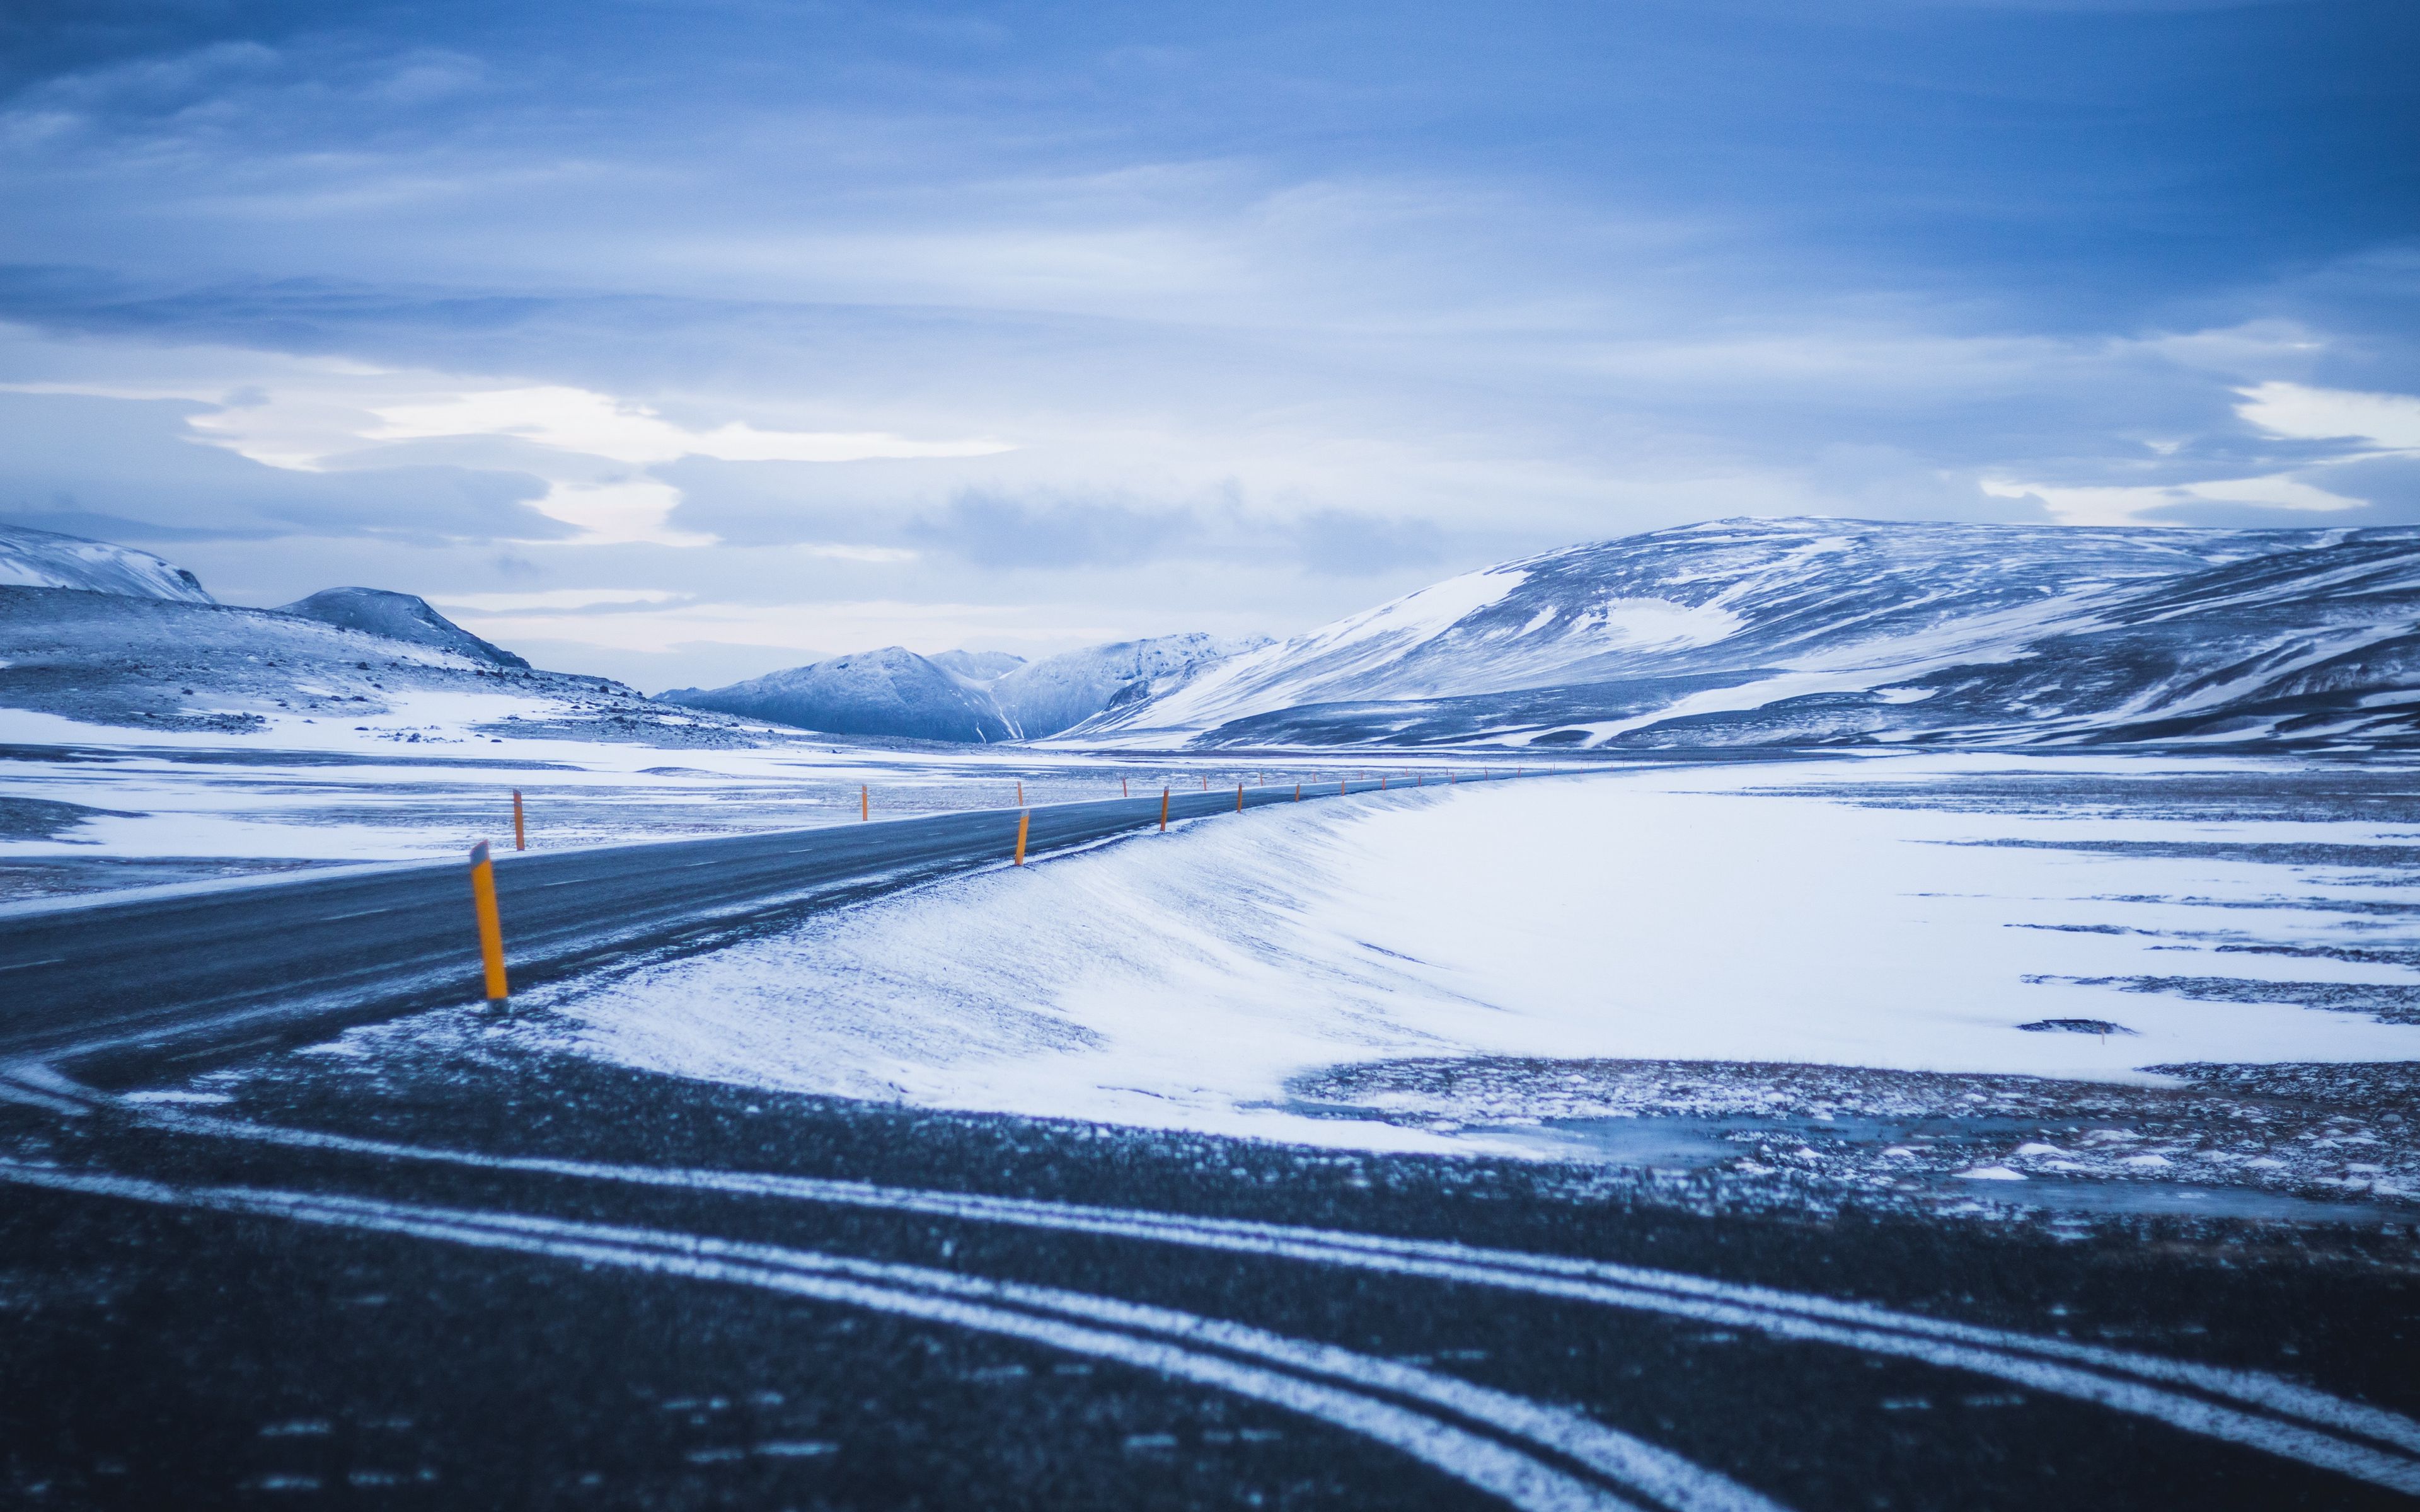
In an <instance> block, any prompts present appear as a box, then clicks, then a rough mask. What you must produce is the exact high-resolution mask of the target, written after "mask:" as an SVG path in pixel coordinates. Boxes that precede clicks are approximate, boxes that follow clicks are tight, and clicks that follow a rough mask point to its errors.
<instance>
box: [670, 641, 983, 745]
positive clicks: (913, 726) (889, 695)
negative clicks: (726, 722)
mask: <svg viewBox="0 0 2420 1512" xmlns="http://www.w3.org/2000/svg"><path fill="white" fill-rule="evenodd" d="M660 697H661V698H662V700H663V702H667V703H680V704H686V705H688V706H689V707H690V708H697V709H719V710H721V712H723V713H725V714H736V715H740V716H743V717H748V718H753V719H770V720H773V721H774V722H776V723H779V724H787V725H796V726H798V727H799V728H800V729H802V730H821V731H827V732H830V733H833V734H842V735H901V736H906V737H907V738H909V739H913V740H957V741H991V740H1006V739H1008V738H1010V733H1009V729H1008V726H1007V725H1006V724H1005V723H1004V722H1002V720H1001V717H1000V713H999V711H998V710H997V709H996V708H994V707H993V706H992V702H991V699H990V697H989V696H988V695H987V694H986V693H985V691H984V690H983V688H982V687H981V685H973V686H970V684H969V683H968V682H967V681H965V680H964V679H962V678H960V677H955V676H953V675H952V674H951V673H949V672H948V671H943V670H942V669H941V668H939V667H937V666H935V665H934V664H933V663H932V662H930V661H927V660H926V659H924V658H923V656H918V655H916V654H915V653H914V652H912V651H909V650H907V649H906V648H905V647H902V646H886V647H884V648H883V649H882V650H880V651H865V652H860V653H858V654H857V655H855V656H834V657H832V658H831V659H830V660H829V661H819V662H815V663H814V664H813V665H811V666H806V667H792V668H790V669H788V670H787V671H778V672H769V673H768V674H766V675H765V676H763V677H755V678H751V679H749V680H748V681H747V682H744V683H734V684H732V685H731V686H730V687H715V688H700V687H676V688H674V689H673V690H672V691H670V692H668V693H664V694H662V695H660Z"/></svg>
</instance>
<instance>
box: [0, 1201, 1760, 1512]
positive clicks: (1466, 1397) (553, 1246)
mask: <svg viewBox="0 0 2420 1512" xmlns="http://www.w3.org/2000/svg"><path fill="white" fill-rule="evenodd" d="M0 1180H7V1181H12V1182H16V1183H18V1184H20V1185H26V1186H36V1187H42V1188H46V1189H49V1190H53V1191H64V1192H73V1193H78V1194H82V1195H86V1196H106V1197H116V1198H120V1199H124V1200H131V1201H138V1202H148V1203H154V1204H159V1205H163V1206H172V1207H180V1208H199V1209H204V1210H207V1211H216V1212H225V1213H235V1214H242V1215H251V1216H268V1217H278V1218H285V1219H288V1220H291V1221H294V1222H298V1223H307V1224H317V1225H321V1226H324V1227H334V1228H342V1229H350V1230H357V1231H366V1232H373V1233H389V1234H401V1235H406V1236H409V1237H411V1238H416V1239H424V1240H429V1241H434V1242H444V1243H455V1244H463V1245H468V1246H471V1247H473V1248H478V1249H495V1250H505V1251H510V1252H513V1253H518V1254H528V1255H537V1256H543V1257H549V1258H554V1259H566V1260H577V1261H581V1262H583V1263H587V1264H593V1265H605V1266H613V1267H615V1268H618V1269H623V1270H629V1271H637V1272H642V1273H650V1274H659V1275H677V1276H684V1277H688V1278H690V1279H694V1280H702V1281H708V1282H718V1283H722V1284H727V1285H734V1286H743V1287H752V1288H758V1289H762V1290H768V1291H775V1292H781V1293H783V1294H785V1295H790V1296H798V1297H804V1298H808V1299H811V1300H814V1301H818V1302H827V1303H835V1304H843V1305H847V1306H856V1307H863V1308H868V1309H871V1310H873V1311H876V1312H884V1313H891V1314H893V1315H896V1316H900V1317H906V1318H912V1319H918V1320H921V1321H925V1322H935V1323H942V1324H947V1325H950V1326H953V1327H957V1328H964V1329H968V1330H970V1331H973V1332H976V1333H985V1334H993V1335H1003V1336H1006V1337H1011V1338H1016V1339H1022V1340H1024V1341H1027V1342H1029V1343H1034V1344H1040V1345H1044V1346H1047V1347H1049V1348H1052V1349H1057V1350H1064V1351H1066V1352H1069V1353H1073V1354H1079V1355H1085V1356H1088V1357H1091V1358H1094V1359H1101V1360H1109V1361H1113V1362H1116V1363H1119V1364H1123V1365H1133V1366H1136V1367H1138V1368H1140V1369H1144V1370H1149V1371H1152V1372H1155V1373H1156V1374H1159V1375H1162V1376H1167V1377H1171V1378H1172V1379H1175V1380H1180V1381H1191V1382H1194V1383H1196V1384H1200V1385H1205V1386H1211V1387H1215V1388H1218V1389H1220V1390H1224V1391H1229V1392H1233V1393H1234V1394H1236V1395H1238V1396H1247V1397H1250V1398H1252V1399H1254V1400H1256V1401H1262V1402H1265V1403H1268V1404H1270V1405H1272V1406H1276V1407H1280V1408H1284V1409H1286V1410H1289V1411H1292V1412H1298V1413H1301V1414H1303V1415H1305V1416H1308V1417H1311V1418H1315V1419H1317V1420H1319V1421H1321V1422H1324V1423H1327V1424H1330V1425H1332V1426H1334V1427H1341V1428H1344V1429H1346V1430H1348V1431H1350V1432H1354V1433H1357V1434H1360V1435H1361V1436H1363V1437H1365V1438H1368V1439H1371V1440H1373V1442H1376V1443H1383V1444H1385V1445H1387V1446H1388V1447H1389V1448H1393V1449H1395V1450H1398V1451H1400V1452H1402V1453H1404V1454H1405V1455H1408V1456H1410V1457H1411V1458H1415V1459H1418V1460H1419V1461H1421V1462H1422V1463H1424V1464H1427V1465H1429V1466H1431V1467H1433V1468H1435V1469H1436V1470H1439V1471H1441V1472H1443V1473H1446V1474H1448V1475H1450V1476H1452V1477H1454V1478H1455V1479H1457V1480H1460V1481H1462V1482H1463V1483H1464V1484H1466V1485H1468V1486H1470V1487H1472V1488H1473V1489H1478V1490H1481V1491H1483V1492H1486V1493H1487V1494H1489V1495H1492V1496H1495V1497H1497V1498H1498V1499H1499V1500H1501V1501H1504V1502H1506V1503H1508V1504H1511V1505H1512V1506H1515V1507H1518V1508H1521V1509H1523V1512H1640V1507H1641V1503H1639V1502H1634V1501H1631V1500H1629V1499H1627V1498H1625V1497H1623V1496H1621V1495H1617V1494H1615V1493H1614V1492H1612V1491H1610V1490H1608V1489H1606V1488H1605V1487H1603V1486H1600V1485H1597V1484H1594V1483H1593V1482H1591V1481H1590V1480H1587V1479H1584V1478H1582V1477H1580V1476H1577V1475H1575V1474H1573V1473H1570V1472H1568V1471H1567V1470H1564V1469H1561V1468H1559V1467H1558V1466H1557V1465H1556V1464H1555V1463H1554V1462H1553V1460H1554V1458H1561V1459H1565V1460H1568V1461H1571V1462H1574V1463H1576V1464H1578V1465H1580V1466H1584V1467H1586V1468H1587V1469H1588V1470H1590V1471H1591V1472H1594V1473H1596V1474H1597V1475H1600V1476H1603V1477H1604V1478H1605V1479H1606V1480H1609V1481H1611V1482H1613V1483H1614V1484H1616V1485H1618V1486H1620V1487H1621V1488H1622V1489H1624V1490H1627V1491H1630V1492H1632V1493H1634V1494H1636V1495H1638V1496H1640V1497H1643V1498H1644V1499H1645V1504H1647V1505H1652V1506H1659V1507H1663V1508H1667V1509H1669V1512H1784V1509H1783V1508H1782V1507H1781V1506H1780V1504H1777V1503H1775V1502H1773V1501H1771V1500H1769V1499H1767V1498H1765V1497H1763V1496H1761V1495H1759V1494H1758V1493H1756V1492H1754V1491H1751V1490H1749V1489H1746V1488H1745V1487H1743V1486H1740V1485H1739V1484H1737V1483H1736V1482H1734V1481H1731V1480H1729V1479H1727V1478H1725V1477H1723V1476H1721V1475H1718V1474H1716V1473H1714V1472H1712V1471H1709V1470H1706V1469H1704V1468H1702V1467H1700V1466H1699V1465H1697V1464H1694V1463H1692V1462H1691V1461H1689V1460H1686V1459H1683V1458H1681V1457H1680V1456H1678V1455H1675V1454H1672V1453H1670V1452H1669V1451H1668V1450H1664V1449H1659V1448H1657V1447H1655V1446H1654V1445H1652V1444H1650V1443H1644V1442H1643V1441H1640V1440H1637V1439H1634V1438H1632V1437H1630V1436H1629V1435H1627V1434H1624V1433H1621V1432H1618V1431H1616V1430H1615V1429H1612V1428H1609V1427H1605V1426H1604V1425H1602V1424H1599V1423H1596V1422H1593V1421H1591V1420H1590V1419H1589V1418H1586V1417H1583V1416H1581V1415H1580V1414H1579V1413H1577V1412H1568V1411H1564V1410H1560V1409H1556V1408H1550V1407H1546V1406H1544V1405H1542V1404H1540V1403H1538V1402H1534V1401H1531V1400H1529V1399H1528V1398H1527V1397H1522V1396H1513V1395H1512V1394H1511V1393H1508V1392H1501V1391H1497V1390H1495V1389H1493V1388H1491V1387H1486V1386H1481V1385H1477V1384H1475V1383H1473V1382H1471V1381H1463V1380H1460V1379H1458V1378H1456V1377H1452V1376H1444V1375H1438V1374H1435V1373H1434V1372H1432V1371H1427V1370H1421V1369H1419V1368H1416V1367H1414V1366H1411V1365H1403V1364H1401V1363H1399V1362H1396V1361H1391V1360H1381V1359H1375V1358H1373V1357H1372V1356H1369V1355H1364V1354H1358V1353H1356V1352H1354V1351H1352V1350H1344V1349H1341V1348H1339V1347H1337V1346H1334V1345H1330V1344H1322V1343H1317V1342H1314V1341H1311V1340H1305V1339H1296V1338H1291V1337H1288V1336H1286V1335H1280V1334H1273V1333H1270V1332H1268V1331H1266V1330H1264V1329H1258V1328H1252V1327H1249V1326H1248V1325H1245V1324H1240V1323H1234V1322H1229V1321H1225V1320H1222V1319H1211V1318H1203V1317H1201V1316H1198V1315H1196V1314H1192V1313H1185V1312H1179V1311H1176V1310H1174V1309H1171V1308H1166V1307H1156V1306H1148V1305H1144V1304H1136V1303H1129V1302H1122V1301H1119V1300H1116V1299H1114V1298H1108V1297H1096V1296H1092V1295H1088V1294H1086V1293H1083V1292H1076V1291H1065V1290H1062V1289H1059V1288H1050V1287H1037V1286H1031V1285H1026V1284H1022V1283H1016V1282H1003V1281H991V1280H984V1279H980V1278H976V1277H970V1276H965V1275H959V1274H956V1273H952V1272H947V1271H936V1270H932V1269H929V1268H926V1267H923V1266H912V1265H901V1264H895V1263H891V1262H885V1261H876V1260H864V1259H858V1258H854V1257H845V1256H837V1255H828V1254H824V1253H821V1252H819V1251H814V1250H798V1249H789V1248H783V1247H780V1246H776V1245H769V1244H754V1243H746V1242H734V1241H725V1240H716V1239H709V1238H705V1237H702V1236H699V1235H694V1234H685V1233H676V1232H669V1231H665V1230H660V1229H647V1228H630V1227H613V1226H608V1225H601V1224H591V1223H578V1222H572V1221H568V1220H564V1219H554V1218H541V1217H533V1216H530V1215H527V1214H521V1213H508V1212H486V1211H468V1210H462V1209H451V1208H437V1207H426V1206H420V1205H416V1204H408V1203H393V1202H380V1201H373V1200H369V1199H365V1198H360V1197H343V1196H318V1195H315V1194H309V1193H295V1192H280V1191H270V1190H263V1189H259V1188H253V1187H192V1188H187V1187H177V1186H171V1185H168V1184H165V1183H163V1182H159V1181H153V1180H145V1179H142V1178H137V1177H129V1176H119V1175H112V1174H107V1173H101V1172H89V1171H71V1170H67V1169H64V1168H60V1167H56V1166H40V1165H25V1164H23V1163H20V1162H16V1161H9V1160H0ZM1397 1398H1400V1400H1399V1399H1397ZM1406 1402H1411V1403H1418V1404H1419V1408H1425V1409H1428V1410H1429V1411H1421V1410H1419V1408H1415V1407H1412V1406H1407V1405H1405V1403H1406ZM1455 1419H1460V1420H1463V1421H1464V1422H1467V1423H1469V1424H1473V1425H1478V1426H1480V1427H1484V1428H1487V1429H1491V1430H1493V1431H1494V1432H1495V1433H1496V1434H1500V1435H1502V1436H1503V1438H1501V1439H1499V1438H1496V1437H1490V1436H1487V1435H1484V1434H1481V1433H1476V1432H1473V1431H1471V1430H1470V1428H1468V1427H1462V1426H1459V1425H1458V1424H1457V1423H1456V1422H1455V1421H1454V1420H1455ZM1505 1440H1512V1441H1514V1442H1513V1443H1506V1442H1504V1441H1505ZM1515 1443H1518V1444H1523V1445H1527V1446H1528V1449H1530V1450H1544V1451H1547V1452H1548V1454H1549V1456H1550V1457H1551V1458H1544V1459H1542V1458H1538V1457H1537V1456H1536V1455H1535V1454H1533V1453H1530V1452H1525V1450H1524V1449H1523V1448H1520V1447H1515V1446H1514V1444H1515Z"/></svg>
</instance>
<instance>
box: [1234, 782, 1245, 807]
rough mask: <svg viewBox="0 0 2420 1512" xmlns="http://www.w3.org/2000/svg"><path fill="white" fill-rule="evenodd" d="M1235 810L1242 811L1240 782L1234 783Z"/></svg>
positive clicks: (1241, 787) (1242, 799)
mask: <svg viewBox="0 0 2420 1512" xmlns="http://www.w3.org/2000/svg"><path fill="white" fill-rule="evenodd" d="M1235 811H1236V812H1237V813H1242V812H1243V811H1244V784H1242V783H1241V782H1238V783H1236V784H1235Z"/></svg>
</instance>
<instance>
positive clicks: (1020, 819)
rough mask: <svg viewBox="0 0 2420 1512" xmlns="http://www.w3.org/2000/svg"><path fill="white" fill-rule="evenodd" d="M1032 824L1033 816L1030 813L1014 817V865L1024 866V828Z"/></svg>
mask: <svg viewBox="0 0 2420 1512" xmlns="http://www.w3.org/2000/svg"><path fill="white" fill-rule="evenodd" d="M1032 823H1033V816H1032V814H1030V813H1021V814H1018V815H1017V816H1016V864H1017V865H1019V866H1023V865H1024V864H1025V826H1026V825H1030V824H1032Z"/></svg>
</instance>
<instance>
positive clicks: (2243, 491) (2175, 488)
mask: <svg viewBox="0 0 2420 1512" xmlns="http://www.w3.org/2000/svg"><path fill="white" fill-rule="evenodd" d="M1982 488H1983V491H1984V492H1985V493H1987V494H1990V495H1992V496H1993V498H1995V499H2021V500H2039V501H2040V503H2041V506H2042V508H2043V509H2044V510H2046V511H2048V512H2049V515H2050V517H2051V518H2052V519H2054V520H2055V521H2057V522H2058V523H2059V524H2061V525H2145V524H2163V523H2177V524H2181V523H2185V522H2186V521H2185V518H2184V514H2185V513H2186V512H2189V511H2192V510H2193V509H2194V508H2195V506H2197V505H2202V504H2217V505H2223V506H2231V507H2230V508H2229V509H2228V511H2227V512H2228V513H2229V514H2230V515H2232V516H2234V517H2239V518H2240V517H2245V516H2246V515H2247V514H2248V513H2249V512H2252V511H2258V512H2261V513H2262V514H2264V515H2266V516H2267V517H2268V518H2269V519H2271V520H2273V519H2274V518H2275V515H2276V513H2277V512H2281V511H2282V512H2284V513H2285V514H2287V515H2289V516H2292V515H2309V514H2336V513H2342V512H2344V511H2347V510H2361V509H2367V508H2368V507H2369V502H2370V501H2368V500H2366V499H2350V498H2347V497H2346V496H2345V495H2343V494H2337V493H2330V492H2328V491H2327V490H2326V489H2324V488H2320V487H2318V486H2315V485H2312V484H2308V483H2304V482H2303V481H2302V480H2300V479H2298V478H2291V477H2288V476H2286V475H2285V474H2283V473H2278V474H2275V475H2273V476H2270V477H2265V478H2227V479H2222V480H2217V481H2212V482H2206V483H2171V484H2145V485H2134V486H2082V487H2059V486H2052V485H2046V484H2036V483H2015V482H2010V481H2009V480H2008V479H2005V478H1990V479H1985V480H1984V482H1983V484H1982ZM2297 523H2299V521H2298V522H2297Z"/></svg>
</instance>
